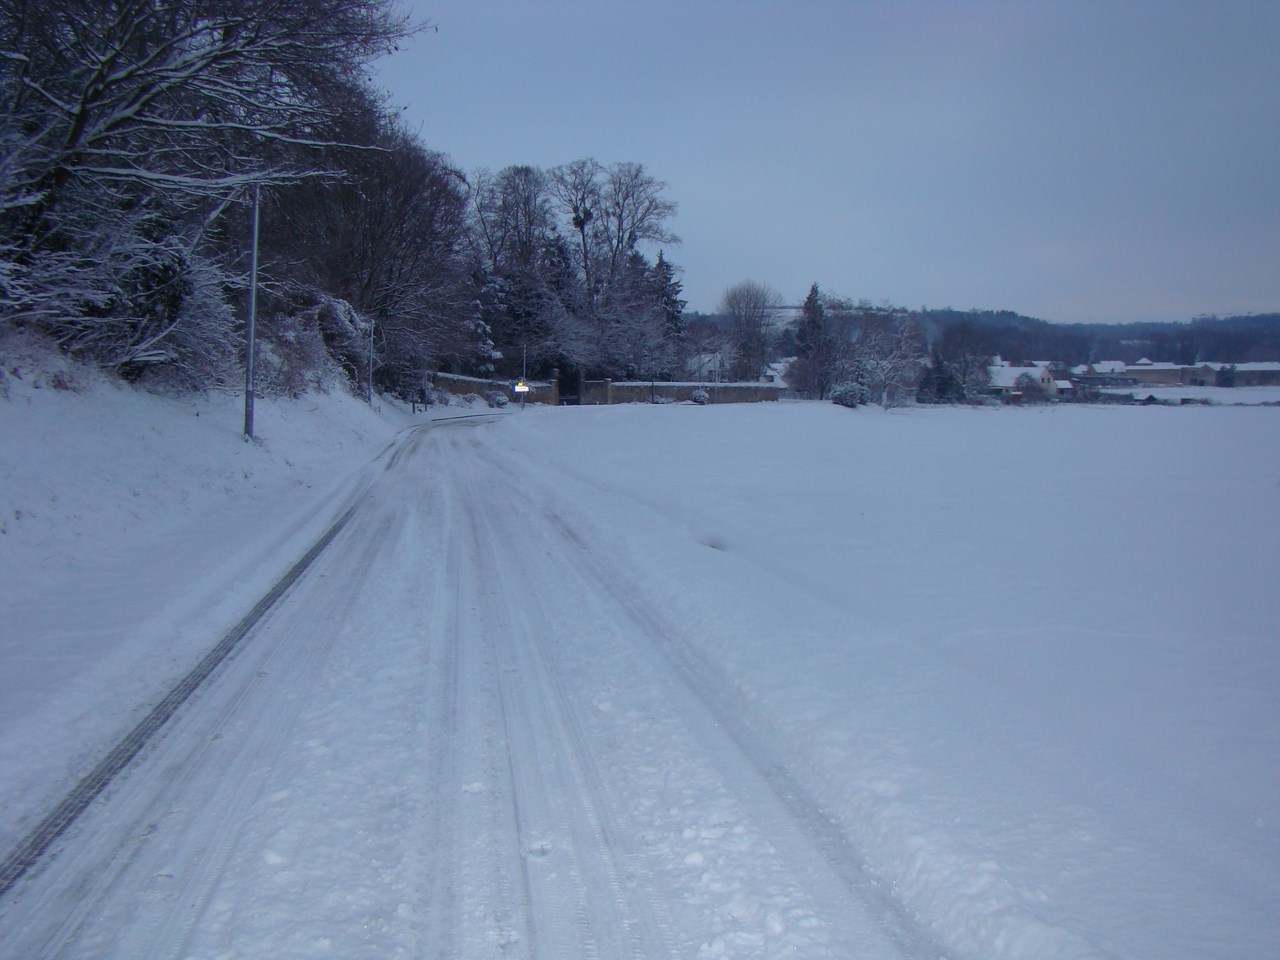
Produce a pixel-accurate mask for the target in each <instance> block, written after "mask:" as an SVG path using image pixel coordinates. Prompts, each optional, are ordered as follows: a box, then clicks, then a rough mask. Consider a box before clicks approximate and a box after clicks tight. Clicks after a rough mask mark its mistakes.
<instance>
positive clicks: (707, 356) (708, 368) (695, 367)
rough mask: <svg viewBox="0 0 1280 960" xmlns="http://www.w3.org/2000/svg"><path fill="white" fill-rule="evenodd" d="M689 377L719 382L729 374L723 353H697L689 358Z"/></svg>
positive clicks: (687, 367) (687, 366)
mask: <svg viewBox="0 0 1280 960" xmlns="http://www.w3.org/2000/svg"><path fill="white" fill-rule="evenodd" d="M686 369H687V370H688V371H689V379H691V380H705V381H706V382H708V383H719V382H720V381H721V380H724V379H726V377H727V375H728V364H727V363H725V359H724V354H722V353H697V354H694V355H693V356H692V357H690V358H689V361H688V363H687V364H686Z"/></svg>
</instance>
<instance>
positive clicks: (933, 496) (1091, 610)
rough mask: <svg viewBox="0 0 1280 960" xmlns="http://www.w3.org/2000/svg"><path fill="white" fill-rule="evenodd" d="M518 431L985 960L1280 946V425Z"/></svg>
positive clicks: (1201, 419) (906, 885)
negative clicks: (1278, 912) (1279, 592)
mask: <svg viewBox="0 0 1280 960" xmlns="http://www.w3.org/2000/svg"><path fill="white" fill-rule="evenodd" d="M510 427H511V428H509V427H508V425H504V426H503V428H502V429H501V430H496V429H495V430H494V431H491V432H490V435H491V437H492V438H493V439H492V442H493V443H494V444H495V446H504V447H506V449H507V455H508V456H509V457H510V458H511V462H512V463H513V472H515V473H517V474H519V475H522V476H526V477H528V478H529V480H530V482H536V483H539V484H540V485H541V486H542V487H543V496H544V497H545V498H546V500H547V502H548V503H549V504H554V505H555V509H558V510H562V511H566V512H567V513H568V514H569V515H570V516H574V517H575V518H576V525H577V526H578V528H579V530H580V532H581V533H582V534H583V535H589V536H591V537H592V538H594V541H595V542H596V543H607V544H609V545H611V546H612V547H613V549H614V552H615V555H616V556H617V558H618V560H617V569H616V571H615V572H614V573H615V575H616V576H617V577H620V578H634V581H635V582H636V583H637V586H636V589H638V590H641V589H642V590H643V591H645V592H646V593H647V594H649V595H650V596H665V597H666V599H667V604H668V609H669V610H670V611H671V613H670V616H671V619H672V620H673V622H676V623H680V624H682V625H683V628H682V629H683V640H684V641H686V642H688V643H690V644H691V645H694V646H695V647H696V648H697V649H698V650H700V651H701V652H702V653H703V654H704V655H705V656H706V657H707V658H708V659H709V660H710V661H711V662H712V663H715V664H717V665H718V666H719V668H721V669H723V670H724V671H726V673H727V674H728V676H729V677H730V678H731V679H732V681H733V682H734V683H735V684H736V685H737V687H738V688H739V690H740V691H741V693H742V697H743V707H744V710H745V711H746V712H748V713H749V714H750V717H751V720H752V722H753V724H754V727H755V729H756V730H757V731H758V732H759V733H760V734H761V735H762V736H765V737H771V738H772V739H773V740H774V743H775V744H776V745H778V748H779V749H780V750H784V751H787V754H788V755H790V756H792V757H794V766H795V769H796V771H797V772H798V774H799V775H800V776H802V778H803V779H804V781H805V783H806V785H807V786H808V787H809V788H810V789H812V790H813V791H814V792H815V793H816V794H818V795H819V796H820V797H821V798H822V800H823V801H824V802H825V803H826V804H827V806H828V808H829V810H830V812H831V813H832V814H833V815H834V816H836V817H837V818H838V819H839V820H840V822H841V823H842V825H843V827H844V828H845V829H846V831H847V832H848V833H849V835H850V836H851V837H853V838H854V840H855V841H856V842H857V843H858V845H859V846H860V847H861V849H862V851H863V854H864V856H865V857H866V860H867V862H868V864H869V866H870V867H871V868H872V869H873V870H875V871H876V872H877V874H878V875H879V876H880V878H881V879H882V881H883V882H885V883H887V884H890V885H891V886H892V888H893V890H894V891H895V894H896V895H897V896H898V897H900V898H901V899H902V900H903V901H904V902H905V903H906V904H907V905H908V906H909V907H910V908H911V909H912V910H914V911H915V912H916V913H917V915H918V916H920V917H921V918H922V919H923V920H924V921H926V922H927V923H928V924H929V925H930V926H931V928H932V929H933V930H934V931H935V932H936V933H937V935H938V936H939V937H940V939H941V940H942V941H943V942H944V943H947V944H949V945H950V946H951V947H952V948H953V949H955V950H956V951H957V954H958V955H960V956H972V957H980V956H981V957H1010V958H1012V957H1134V958H1137V957H1152V956H1160V957H1186V958H1188V960H1190V958H1203V957H1209V956H1215V957H1224V958H1225V957H1234V956H1262V955H1266V954H1267V952H1268V951H1270V950H1271V949H1272V948H1273V946H1274V944H1275V942H1277V939H1280V923H1278V922H1277V920H1276V917H1275V915H1274V910H1273V909H1272V908H1273V906H1274V904H1275V902H1277V900H1278V899H1280V773H1278V772H1277V767H1276V764H1275V757H1276V756H1278V755H1280V706H1277V701H1276V697H1275V690H1276V689H1277V686H1278V685H1280V649H1278V648H1277V643H1276V641H1277V624H1280V600H1278V599H1277V596H1276V594H1275V591H1274V584H1273V580H1274V572H1275V570H1276V569H1277V561H1278V560H1280V544H1278V543H1277V541H1276V540H1275V538H1274V537H1273V536H1271V535H1270V533H1269V532H1270V531H1275V530H1277V529H1280V445H1278V444H1277V443H1276V440H1277V438H1278V437H1280V420H1277V414H1276V411H1275V410H1271V409H1238V408H1237V409H1201V408H1197V409H1188V408H1182V409H1176V410H1169V409H1142V408H1124V409H1111V408H1056V409H1046V410H978V411H974V410H924V409H919V410H911V411H902V412H898V413H893V414H885V413H882V412H880V411H878V410H863V411H857V412H851V411H847V410H842V409H839V408H835V407H833V406H831V405H821V406H818V405H809V404H783V405H760V406H756V407H720V408H705V409H703V408H693V407H666V408H645V407H633V408H627V409H613V410H590V409H583V410H577V411H565V412H560V413H558V414H551V413H550V412H545V413H543V412H537V413H534V414H532V415H531V416H527V417H525V418H523V419H522V420H520V421H518V422H516V423H514V424H512V425H510ZM512 428H514V429H512ZM516 465H518V466H516ZM548 468H550V469H548ZM1264 531H1266V532H1268V533H1265V534H1264V535H1261V536H1260V535H1259V534H1260V533H1262V532H1264Z"/></svg>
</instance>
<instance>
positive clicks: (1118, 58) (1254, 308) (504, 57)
mask: <svg viewBox="0 0 1280 960" xmlns="http://www.w3.org/2000/svg"><path fill="white" fill-rule="evenodd" d="M412 9H413V11H414V13H415V15H416V16H417V17H419V18H421V19H425V20H430V21H432V22H433V23H435V24H436V25H437V26H438V28H439V30H438V32H430V33H426V34H423V35H421V36H420V37H418V38H416V39H415V40H413V41H412V42H411V43H410V44H408V45H407V47H406V49H405V50H404V51H403V52H401V53H399V54H397V55H395V56H394V57H392V58H390V59H388V60H387V61H385V62H384V63H383V64H382V69H381V72H380V73H379V74H378V76H377V77H376V78H375V79H376V80H377V81H378V82H379V83H381V84H383V85H385V86H386V87H387V88H388V89H390V91H391V93H392V98H393V101H394V102H395V103H397V104H399V105H401V106H404V107H405V108H406V111H405V115H406V118H407V119H408V121H409V124H410V126H411V127H413V128H414V129H416V130H418V131H419V132H420V134H421V136H422V139H423V140H424V142H425V143H426V144H427V145H428V146H429V147H431V148H433V149H436V150H439V151H441V152H443V153H446V154H448V155H449V156H450V157H451V158H452V159H453V161H454V162H455V163H456V164H457V165H459V166H460V167H461V168H462V169H464V170H466V171H468V172H470V171H472V170H474V169H475V168H476V167H479V166H486V167H489V168H491V169H493V170H498V169H501V168H502V167H504V166H507V165H509V164H514V163H528V164H533V165H536V166H542V167H551V166H555V165H556V164H559V163H564V162H566V161H569V160H574V159H578V158H581V157H588V156H590V157H595V158H596V159H598V160H600V161H602V162H606V163H608V162H613V161H620V160H625V161H636V162H639V163H642V164H644V166H645V168H646V170H648V172H649V173H650V174H651V175H653V176H655V177H657V178H658V179H661V180H664V181H665V182H666V183H667V184H668V188H669V189H668V196H669V197H671V199H673V200H675V201H676V202H678V203H679V205H680V212H679V216H678V217H677V218H676V220H675V221H674V223H673V226H674V228H675V230H676V232H677V233H678V234H679V235H680V236H681V237H682V238H683V240H684V243H683V244H682V245H680V246H678V247H675V248H673V249H671V250H669V251H668V257H669V258H670V259H671V260H672V261H673V262H675V263H676V264H678V265H679V266H681V267H682V268H683V270H684V274H683V281H684V285H685V296H686V298H687V299H688V301H689V306H690V308H691V309H695V310H702V311H711V310H714V309H715V307H716V304H717V302H718V301H719V298H720V296H721V294H722V293H723V292H724V290H725V288H727V287H728V286H730V285H731V284H733V283H735V282H737V281H739V280H744V279H752V280H757V281H760V282H763V283H767V284H769V285H770V286H772V287H774V288H776V289H777V290H778V291H779V292H780V293H782V294H783V296H784V298H786V299H787V300H788V301H789V302H792V303H796V302H799V301H800V300H801V299H802V298H803V297H804V294H805V292H806V291H807V289H808V286H809V284H810V283H811V282H813V281H817V282H818V283H819V284H820V285H821V286H822V288H823V289H824V290H827V291H830V292H833V293H839V294H842V295H845V296H849V297H854V298H857V297H868V298H870V299H872V300H877V301H878V300H882V299H888V300H891V301H893V302H894V303H899V304H903V305H906V306H910V307H918V306H922V305H924V306H930V307H943V306H953V307H957V308H969V307H980V308H1004V309H1011V310H1017V311H1019V312H1021V313H1027V314H1031V315H1033V316H1038V317H1042V318H1044V319H1046V320H1052V321H1059V322H1074V321H1092V320H1101V321H1121V320H1146V319H1187V318H1189V317H1191V316H1194V315H1196V314H1199V313H1204V312H1215V313H1222V314H1226V313H1246V312H1260V311H1272V310H1280V2H1277V0H1265V2H1238V0H1212V2H1211V0H1204V2H1178V0H1162V2H1126V0H1109V2H1088V0H1055V2H1048V0H1046V2H1016V3H1015V2H1007V3H997V2H987V0H983V2H977V0H975V2H965V0H953V2H914V0H896V2H890V0H881V2H870V0H868V2H862V0H792V2H787V3H783V2H777V3H773V2H762V0H643V2H642V0H629V2H617V0H415V2H414V3H413V4H412ZM650 252H651V253H652V251H650Z"/></svg>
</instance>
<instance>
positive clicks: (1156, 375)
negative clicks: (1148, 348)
mask: <svg viewBox="0 0 1280 960" xmlns="http://www.w3.org/2000/svg"><path fill="white" fill-rule="evenodd" d="M1186 369H1188V368H1187V367H1185V366H1184V365H1183V364H1181V363H1156V362H1155V361H1152V360H1148V359H1147V358H1146V357H1143V358H1142V359H1141V360H1137V361H1135V362H1133V363H1130V364H1126V366H1125V368H1124V375H1125V376H1126V377H1130V378H1132V379H1133V380H1136V381H1137V382H1138V383H1140V384H1143V385H1146V386H1151V385H1158V386H1166V387H1176V386H1178V385H1179V384H1180V383H1182V382H1183V380H1182V372H1183V371H1184V370H1186Z"/></svg>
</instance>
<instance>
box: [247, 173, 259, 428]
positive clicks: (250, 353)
mask: <svg viewBox="0 0 1280 960" xmlns="http://www.w3.org/2000/svg"><path fill="white" fill-rule="evenodd" d="M259 189H260V188H259V186H258V184H256V183H255V184H254V185H253V233H252V239H251V240H250V244H249V320H248V323H246V324H245V335H244V341H245V342H244V435H245V438H246V439H248V440H252V439H253V391H254V387H255V384H254V369H253V357H254V350H253V338H254V327H255V326H256V324H257V319H258V200H259Z"/></svg>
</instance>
